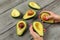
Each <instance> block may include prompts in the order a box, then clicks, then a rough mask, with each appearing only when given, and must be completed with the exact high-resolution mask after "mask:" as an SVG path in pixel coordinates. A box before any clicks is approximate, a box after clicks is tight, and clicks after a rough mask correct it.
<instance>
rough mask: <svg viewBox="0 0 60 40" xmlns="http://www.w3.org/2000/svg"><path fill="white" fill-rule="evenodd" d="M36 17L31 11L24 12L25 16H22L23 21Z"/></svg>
mask: <svg viewBox="0 0 60 40" xmlns="http://www.w3.org/2000/svg"><path fill="white" fill-rule="evenodd" d="M35 16H36V12H35V11H34V10H32V9H30V10H28V11H26V13H25V15H24V16H23V19H31V18H34V17H35Z"/></svg>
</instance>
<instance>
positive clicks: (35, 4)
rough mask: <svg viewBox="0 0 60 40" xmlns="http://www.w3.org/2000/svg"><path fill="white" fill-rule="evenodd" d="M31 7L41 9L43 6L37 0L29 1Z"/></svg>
mask: <svg viewBox="0 0 60 40" xmlns="http://www.w3.org/2000/svg"><path fill="white" fill-rule="evenodd" d="M28 5H29V7H31V8H33V9H37V10H39V9H40V8H41V7H40V6H39V5H38V4H37V3H35V2H29V4H28Z"/></svg>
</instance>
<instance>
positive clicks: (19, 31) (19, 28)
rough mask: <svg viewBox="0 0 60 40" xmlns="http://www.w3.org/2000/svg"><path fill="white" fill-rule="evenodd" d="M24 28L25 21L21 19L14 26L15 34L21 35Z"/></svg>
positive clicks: (25, 26)
mask: <svg viewBox="0 0 60 40" xmlns="http://www.w3.org/2000/svg"><path fill="white" fill-rule="evenodd" d="M26 28H27V23H26V22H25V21H23V20H21V21H19V22H18V23H17V26H16V29H17V35H19V36H21V35H22V34H23V33H24V31H25V30H26Z"/></svg>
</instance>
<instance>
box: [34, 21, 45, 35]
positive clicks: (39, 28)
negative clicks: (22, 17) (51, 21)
mask: <svg viewBox="0 0 60 40" xmlns="http://www.w3.org/2000/svg"><path fill="white" fill-rule="evenodd" d="M33 29H34V30H35V31H36V32H37V33H38V34H39V35H40V36H44V32H43V25H42V24H41V23H40V22H39V21H34V22H33Z"/></svg>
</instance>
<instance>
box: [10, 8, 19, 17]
mask: <svg viewBox="0 0 60 40" xmlns="http://www.w3.org/2000/svg"><path fill="white" fill-rule="evenodd" d="M11 16H12V17H15V18H16V17H19V16H20V12H19V11H18V10H17V9H15V8H14V9H13V10H12V12H11Z"/></svg>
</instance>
